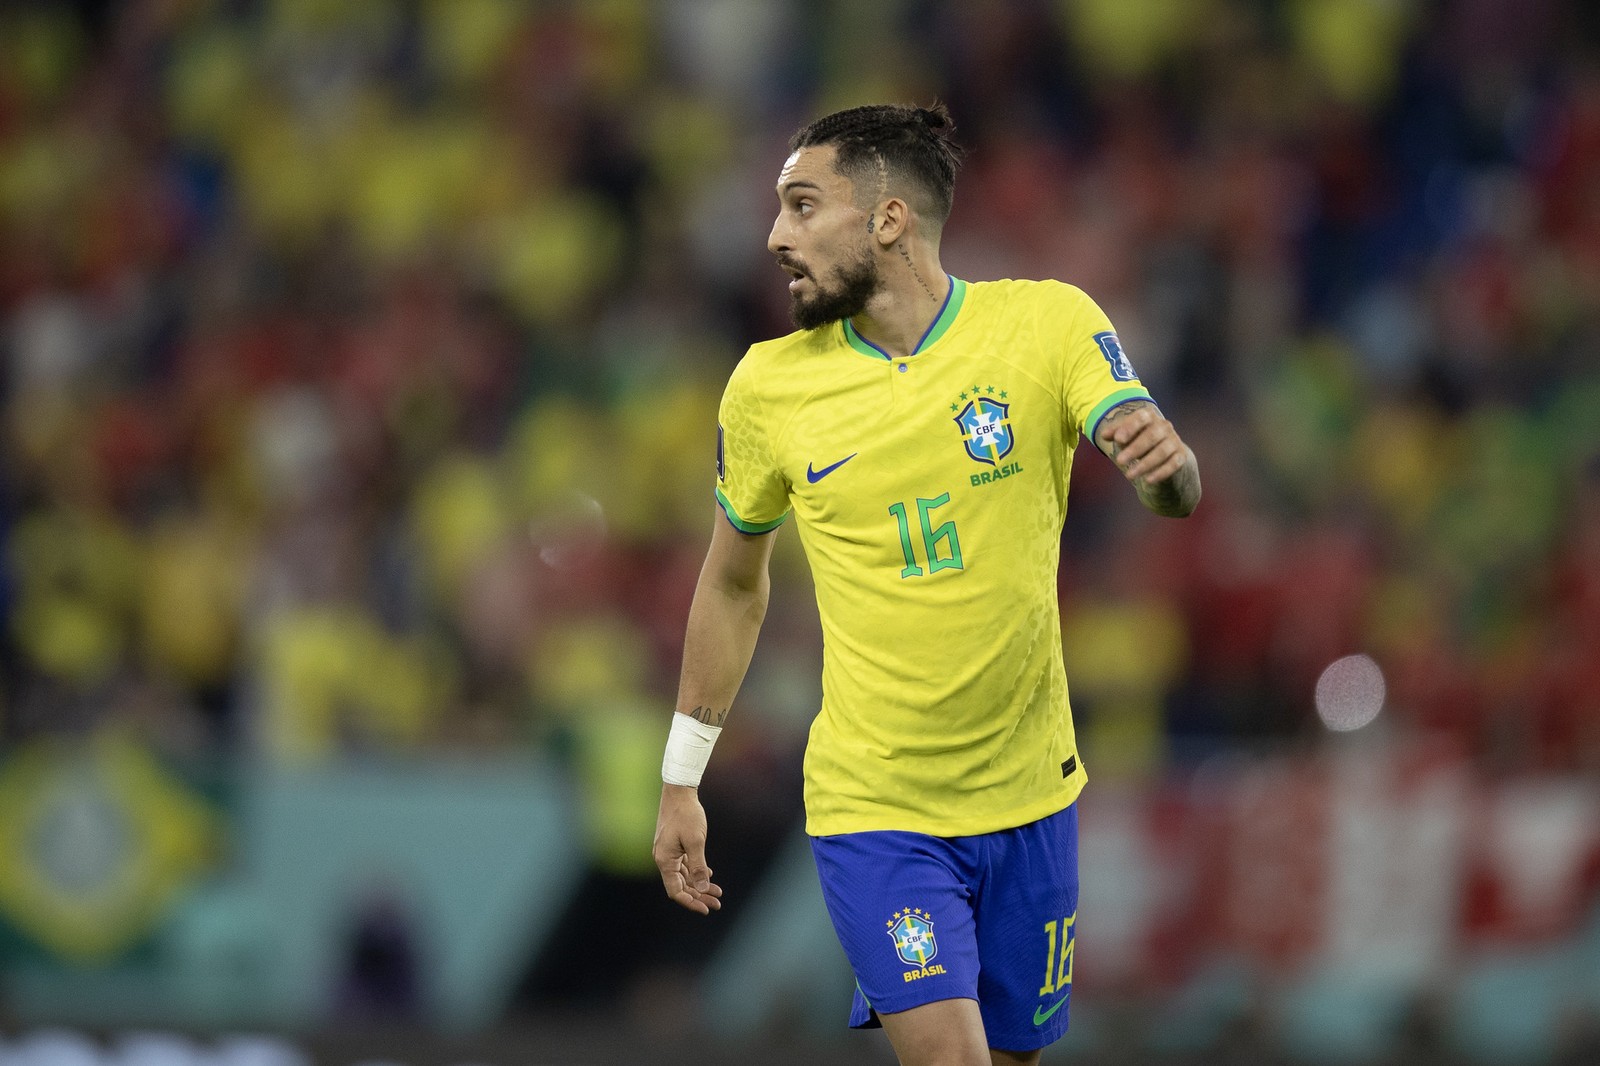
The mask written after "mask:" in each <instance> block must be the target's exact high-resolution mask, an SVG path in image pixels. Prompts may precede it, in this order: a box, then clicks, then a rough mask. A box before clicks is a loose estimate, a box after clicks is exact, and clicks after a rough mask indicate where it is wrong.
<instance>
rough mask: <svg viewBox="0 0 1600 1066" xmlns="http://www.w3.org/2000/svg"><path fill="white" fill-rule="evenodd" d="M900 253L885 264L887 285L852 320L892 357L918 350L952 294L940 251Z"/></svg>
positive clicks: (859, 330) (865, 335)
mask: <svg viewBox="0 0 1600 1066" xmlns="http://www.w3.org/2000/svg"><path fill="white" fill-rule="evenodd" d="M919 253H920V254H917V255H909V254H903V255H900V256H897V257H896V259H895V260H894V261H893V262H892V265H890V266H888V267H886V268H885V271H884V285H883V288H882V289H881V290H879V292H878V294H877V295H876V296H874V297H873V298H872V299H871V300H870V301H869V302H868V303H867V309H866V310H865V311H863V312H862V313H861V314H859V315H856V316H855V317H854V318H852V319H851V320H850V324H851V325H852V326H854V327H855V331H856V332H857V333H858V334H860V335H861V336H862V337H865V338H866V339H867V340H869V341H871V342H872V343H873V344H875V345H877V346H878V347H879V348H881V349H882V350H883V351H885V352H887V353H888V354H889V356H890V357H892V358H897V359H898V358H902V357H905V356H908V355H914V354H916V350H917V344H918V343H919V342H921V340H922V338H923V337H925V336H927V334H928V327H929V326H932V325H933V322H934V320H935V319H936V318H938V317H939V312H940V311H942V310H944V305H945V300H946V299H947V298H948V297H949V295H950V285H951V282H950V275H948V274H946V273H945V272H944V268H943V267H941V266H940V265H939V256H938V253H937V252H934V251H931V250H929V249H920V250H919Z"/></svg>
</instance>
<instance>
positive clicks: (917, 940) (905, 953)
mask: <svg viewBox="0 0 1600 1066" xmlns="http://www.w3.org/2000/svg"><path fill="white" fill-rule="evenodd" d="M888 925H889V936H890V937H892V938H893V939H894V949H895V951H896V952H897V953H899V955H900V959H901V961H902V962H904V963H905V964H906V965H907V966H922V967H926V966H927V965H928V963H929V961H930V960H932V958H933V957H934V956H935V955H937V954H939V944H938V942H937V941H935V940H934V938H933V915H931V914H929V913H928V912H927V911H924V910H923V909H922V908H921V907H917V908H915V909H913V908H910V907H908V908H906V909H905V910H901V911H895V912H894V915H893V917H891V918H890V920H889V922H888Z"/></svg>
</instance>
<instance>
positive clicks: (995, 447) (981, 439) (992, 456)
mask: <svg viewBox="0 0 1600 1066" xmlns="http://www.w3.org/2000/svg"><path fill="white" fill-rule="evenodd" d="M978 391H979V390H978V389H977V388H974V389H973V390H972V392H973V397H972V399H971V400H970V401H968V403H967V405H966V406H965V407H963V408H961V413H960V414H958V415H956V417H955V423H956V425H957V426H959V427H961V440H962V443H964V444H965V445H966V446H967V454H968V455H970V456H971V457H972V458H974V459H976V460H977V461H978V462H980V463H988V464H989V465H990V466H999V465H1000V460H1001V459H1004V458H1005V457H1006V456H1007V455H1009V454H1010V453H1011V449H1012V448H1013V447H1015V446H1016V443H1017V437H1016V434H1015V433H1013V432H1012V431H1011V418H1010V415H1011V405H1010V404H1008V403H1004V402H1002V400H1000V399H996V398H994V396H993V395H992V394H993V393H994V391H995V390H994V389H992V388H991V389H989V390H988V392H989V393H990V394H991V395H983V396H979V395H976V394H977V393H978ZM999 395H1000V396H1001V397H1002V398H1003V397H1004V396H1005V395H1006V393H1005V392H1003V391H1002V392H1001V393H1000V394H999ZM961 398H962V399H963V400H965V399H966V398H967V393H962V394H961ZM950 409H951V410H952V411H953V410H955V409H956V405H955V404H951V405H950Z"/></svg>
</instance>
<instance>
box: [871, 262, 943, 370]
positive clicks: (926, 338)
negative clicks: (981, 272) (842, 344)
mask: <svg viewBox="0 0 1600 1066" xmlns="http://www.w3.org/2000/svg"><path fill="white" fill-rule="evenodd" d="M947 276H948V275H947ZM966 298H967V283H966V282H964V281H962V280H961V279H960V278H957V277H950V291H949V292H947V293H945V296H944V306H943V307H941V308H939V313H938V315H936V316H935V317H934V320H933V322H932V323H931V324H930V325H929V326H928V331H927V332H926V333H924V334H923V335H922V339H921V340H919V341H918V342H917V346H916V348H914V349H913V350H912V352H911V354H912V355H921V354H922V353H923V352H925V351H927V350H928V349H929V348H932V347H933V346H934V345H935V344H937V343H938V341H939V338H940V337H943V336H944V335H945V333H946V332H947V331H948V330H949V329H950V324H951V323H953V322H954V321H955V320H956V316H957V315H959V314H960V313H961V304H962V303H963V302H964V301H965V300H966ZM844 337H845V340H847V341H849V342H850V347H852V348H854V349H855V350H856V351H858V352H860V353H861V354H862V355H865V356H867V357H869V358H871V359H889V353H888V352H886V351H884V350H883V349H882V348H879V347H878V346H877V345H876V344H873V343H872V342H871V341H869V340H867V339H866V338H865V337H863V336H862V335H861V334H859V333H857V332H856V328H855V326H853V325H851V324H850V320H849V319H848V318H847V319H845V320H844Z"/></svg>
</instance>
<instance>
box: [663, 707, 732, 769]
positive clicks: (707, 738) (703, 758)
mask: <svg viewBox="0 0 1600 1066" xmlns="http://www.w3.org/2000/svg"><path fill="white" fill-rule="evenodd" d="M721 732H722V727H721V726H716V725H706V724H705V723H704V722H697V721H695V720H694V719H693V718H690V717H689V716H688V715H686V714H678V713H677V712H676V711H674V712H673V715H672V732H671V733H669V734H667V753H666V754H665V755H664V756H662V758H661V780H663V781H665V782H666V783H667V784H669V785H688V786H689V787H690V788H699V787H700V776H701V775H702V774H704V773H705V772H706V763H708V762H710V761H711V746H712V745H713V744H715V743H716V742H717V735H718V734H719V733H721Z"/></svg>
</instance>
